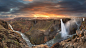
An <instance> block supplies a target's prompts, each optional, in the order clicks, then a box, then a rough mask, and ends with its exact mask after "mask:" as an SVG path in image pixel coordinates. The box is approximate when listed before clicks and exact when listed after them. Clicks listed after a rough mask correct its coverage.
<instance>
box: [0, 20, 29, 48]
mask: <svg viewBox="0 0 86 48" xmlns="http://www.w3.org/2000/svg"><path fill="white" fill-rule="evenodd" d="M0 48H29V47H28V45H27V44H26V43H25V41H24V40H23V39H22V37H21V36H20V34H18V33H15V32H14V31H12V30H10V27H9V26H8V24H7V22H5V21H3V20H0Z"/></svg>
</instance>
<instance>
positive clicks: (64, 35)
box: [61, 19, 68, 38]
mask: <svg viewBox="0 0 86 48" xmlns="http://www.w3.org/2000/svg"><path fill="white" fill-rule="evenodd" d="M67 35H68V34H67V31H66V27H65V24H64V23H63V21H62V19H61V36H62V37H63V38H66V37H67Z"/></svg>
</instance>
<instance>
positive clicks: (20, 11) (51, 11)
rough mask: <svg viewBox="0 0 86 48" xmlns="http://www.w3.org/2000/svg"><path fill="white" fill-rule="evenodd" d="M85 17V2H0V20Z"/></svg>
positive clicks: (80, 0) (58, 0) (31, 0)
mask: <svg viewBox="0 0 86 48" xmlns="http://www.w3.org/2000/svg"><path fill="white" fill-rule="evenodd" d="M44 16H45V17H55V16H58V17H59V16H81V17H86V0H0V18H15V17H44Z"/></svg>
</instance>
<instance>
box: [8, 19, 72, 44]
mask: <svg viewBox="0 0 86 48" xmlns="http://www.w3.org/2000/svg"><path fill="white" fill-rule="evenodd" d="M69 20H70V19H69V18H64V19H63V22H64V23H66V22H67V21H69ZM9 23H10V24H11V25H12V26H13V28H14V30H16V31H21V32H23V33H25V35H27V36H28V38H29V39H30V41H31V43H32V44H36V45H38V44H43V43H45V42H47V41H49V40H51V39H53V38H54V37H55V35H56V33H57V32H59V31H60V30H61V21H60V19H57V20H52V19H49V20H47V19H46V20H24V19H20V20H17V21H16V20H13V21H10V22H9Z"/></svg>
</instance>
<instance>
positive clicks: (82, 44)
mask: <svg viewBox="0 0 86 48" xmlns="http://www.w3.org/2000/svg"><path fill="white" fill-rule="evenodd" d="M58 45H59V46H61V47H62V48H86V30H84V29H83V30H82V31H76V35H74V36H73V37H72V38H69V39H67V40H64V41H61V42H60V43H56V44H54V45H53V46H52V48H56V47H57V48H60V47H59V46H58Z"/></svg>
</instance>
